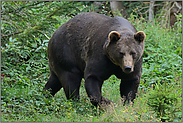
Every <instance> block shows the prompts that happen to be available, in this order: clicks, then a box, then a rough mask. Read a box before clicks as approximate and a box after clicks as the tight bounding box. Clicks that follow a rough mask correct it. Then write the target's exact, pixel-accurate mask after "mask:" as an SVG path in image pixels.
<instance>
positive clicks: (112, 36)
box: [108, 31, 120, 42]
mask: <svg viewBox="0 0 183 123" xmlns="http://www.w3.org/2000/svg"><path fill="white" fill-rule="evenodd" d="M108 38H109V40H110V42H113V41H118V40H119V39H120V34H119V33H118V32H117V31H111V32H110V33H109V35H108Z"/></svg>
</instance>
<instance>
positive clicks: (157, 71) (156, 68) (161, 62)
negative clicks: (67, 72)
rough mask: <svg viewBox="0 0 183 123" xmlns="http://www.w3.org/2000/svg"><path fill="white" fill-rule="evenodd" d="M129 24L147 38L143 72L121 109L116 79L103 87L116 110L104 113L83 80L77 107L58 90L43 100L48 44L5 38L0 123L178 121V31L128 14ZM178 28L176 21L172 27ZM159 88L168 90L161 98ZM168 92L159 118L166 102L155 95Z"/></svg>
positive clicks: (179, 38) (180, 72) (113, 108)
mask: <svg viewBox="0 0 183 123" xmlns="http://www.w3.org/2000/svg"><path fill="white" fill-rule="evenodd" d="M129 21H130V22H131V23H132V24H133V25H134V26H135V27H136V28H137V30H143V31H144V32H145V33H146V40H145V50H144V55H143V58H144V63H143V73H142V78H141V83H140V87H139V91H138V94H137V98H136V99H135V103H134V105H133V106H131V105H128V106H122V105H121V99H120V94H119V85H120V80H119V79H117V78H116V77H115V76H111V77H110V78H109V79H108V80H106V81H105V82H104V84H103V88H102V93H103V95H104V96H105V97H107V98H109V99H110V100H112V101H113V102H114V103H115V104H116V106H117V107H113V106H109V107H108V108H107V111H105V112H103V111H100V110H99V109H98V108H97V107H94V106H93V105H92V104H91V103H90V101H89V98H88V97H87V94H86V92H85V89H84V80H82V84H81V90H80V95H81V97H80V102H71V101H69V100H66V97H65V95H64V92H63V89H61V90H60V91H59V92H58V93H57V94H56V95H55V97H54V98H50V99H46V98H45V96H44V94H45V93H44V92H43V91H42V90H43V87H44V85H45V83H46V82H47V80H48V78H49V68H48V59H47V53H46V50H47V44H48V40H40V39H41V36H40V37H36V38H34V39H33V42H34V40H35V41H36V42H37V44H34V43H33V44H29V43H27V44H23V43H22V41H21V40H19V39H18V38H15V39H13V38H10V39H9V41H10V42H9V43H7V44H6V45H5V46H1V53H2V62H1V70H2V72H1V121H2V122H7V121H9V122H160V121H162V119H164V120H165V121H169V122H181V121H182V117H181V116H182V113H181V112H182V102H181V100H182V83H181V82H182V45H181V44H182V29H180V28H181V27H180V26H176V25H175V27H174V28H173V29H171V28H170V29H169V28H163V27H162V26H161V25H159V24H158V21H156V20H154V22H146V21H145V20H143V19H141V20H138V19H136V18H135V17H134V16H133V15H131V17H130V18H129ZM180 23H181V20H180V22H178V23H176V24H177V25H179V24H180ZM56 26H58V25H56ZM15 52H16V53H15ZM29 57H30V58H29ZM26 58H27V60H25V59H26ZM165 82H166V84H164V83H165ZM158 86H159V87H161V89H165V88H167V89H168V90H169V91H166V92H167V93H163V90H158V89H157V87H158ZM170 86H171V88H169V87H170ZM161 92H162V93H161ZM172 92H173V93H174V94H175V95H173V99H174V100H168V101H171V102H169V103H166V106H168V107H169V108H166V110H164V109H161V110H162V111H164V112H165V113H164V115H160V111H159V110H157V109H158V108H159V107H160V106H159V102H161V101H162V100H165V98H162V99H160V98H159V96H158V94H160V95H163V94H164V95H163V96H164V97H168V96H169V94H172ZM152 97H153V98H152ZM156 97H157V98H156ZM169 98H170V97H169ZM158 99H159V100H158ZM150 100H152V101H150ZM149 101H150V102H149ZM153 102H155V103H154V104H153ZM155 107H156V108H155ZM162 117H163V118H162Z"/></svg>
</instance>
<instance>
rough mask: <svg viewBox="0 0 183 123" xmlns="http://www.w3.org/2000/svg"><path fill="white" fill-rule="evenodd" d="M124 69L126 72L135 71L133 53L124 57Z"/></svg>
mask: <svg viewBox="0 0 183 123" xmlns="http://www.w3.org/2000/svg"><path fill="white" fill-rule="evenodd" d="M122 70H123V72H125V73H131V72H133V58H132V56H131V55H126V56H124V58H123V63H122Z"/></svg>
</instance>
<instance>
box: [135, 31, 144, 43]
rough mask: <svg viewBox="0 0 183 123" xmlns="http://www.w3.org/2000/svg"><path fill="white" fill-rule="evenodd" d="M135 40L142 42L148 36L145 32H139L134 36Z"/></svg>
mask: <svg viewBox="0 0 183 123" xmlns="http://www.w3.org/2000/svg"><path fill="white" fill-rule="evenodd" d="M134 38H135V40H137V41H139V42H142V41H144V40H145V38H146V34H145V33H144V32H143V31H138V32H137V33H136V34H135V35H134Z"/></svg>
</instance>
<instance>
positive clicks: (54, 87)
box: [44, 71, 62, 96]
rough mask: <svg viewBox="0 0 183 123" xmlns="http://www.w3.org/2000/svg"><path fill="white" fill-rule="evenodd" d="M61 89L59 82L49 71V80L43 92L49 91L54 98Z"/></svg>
mask: <svg viewBox="0 0 183 123" xmlns="http://www.w3.org/2000/svg"><path fill="white" fill-rule="evenodd" d="M61 88H62V84H61V82H60V81H59V79H58V77H57V76H56V75H55V73H54V72H53V71H51V75H50V78H49V80H48V82H47V83H46V85H45V88H44V90H49V89H50V90H49V91H50V93H51V95H52V96H54V95H55V94H56V93H57V92H58V91H59V90H60V89H61Z"/></svg>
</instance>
